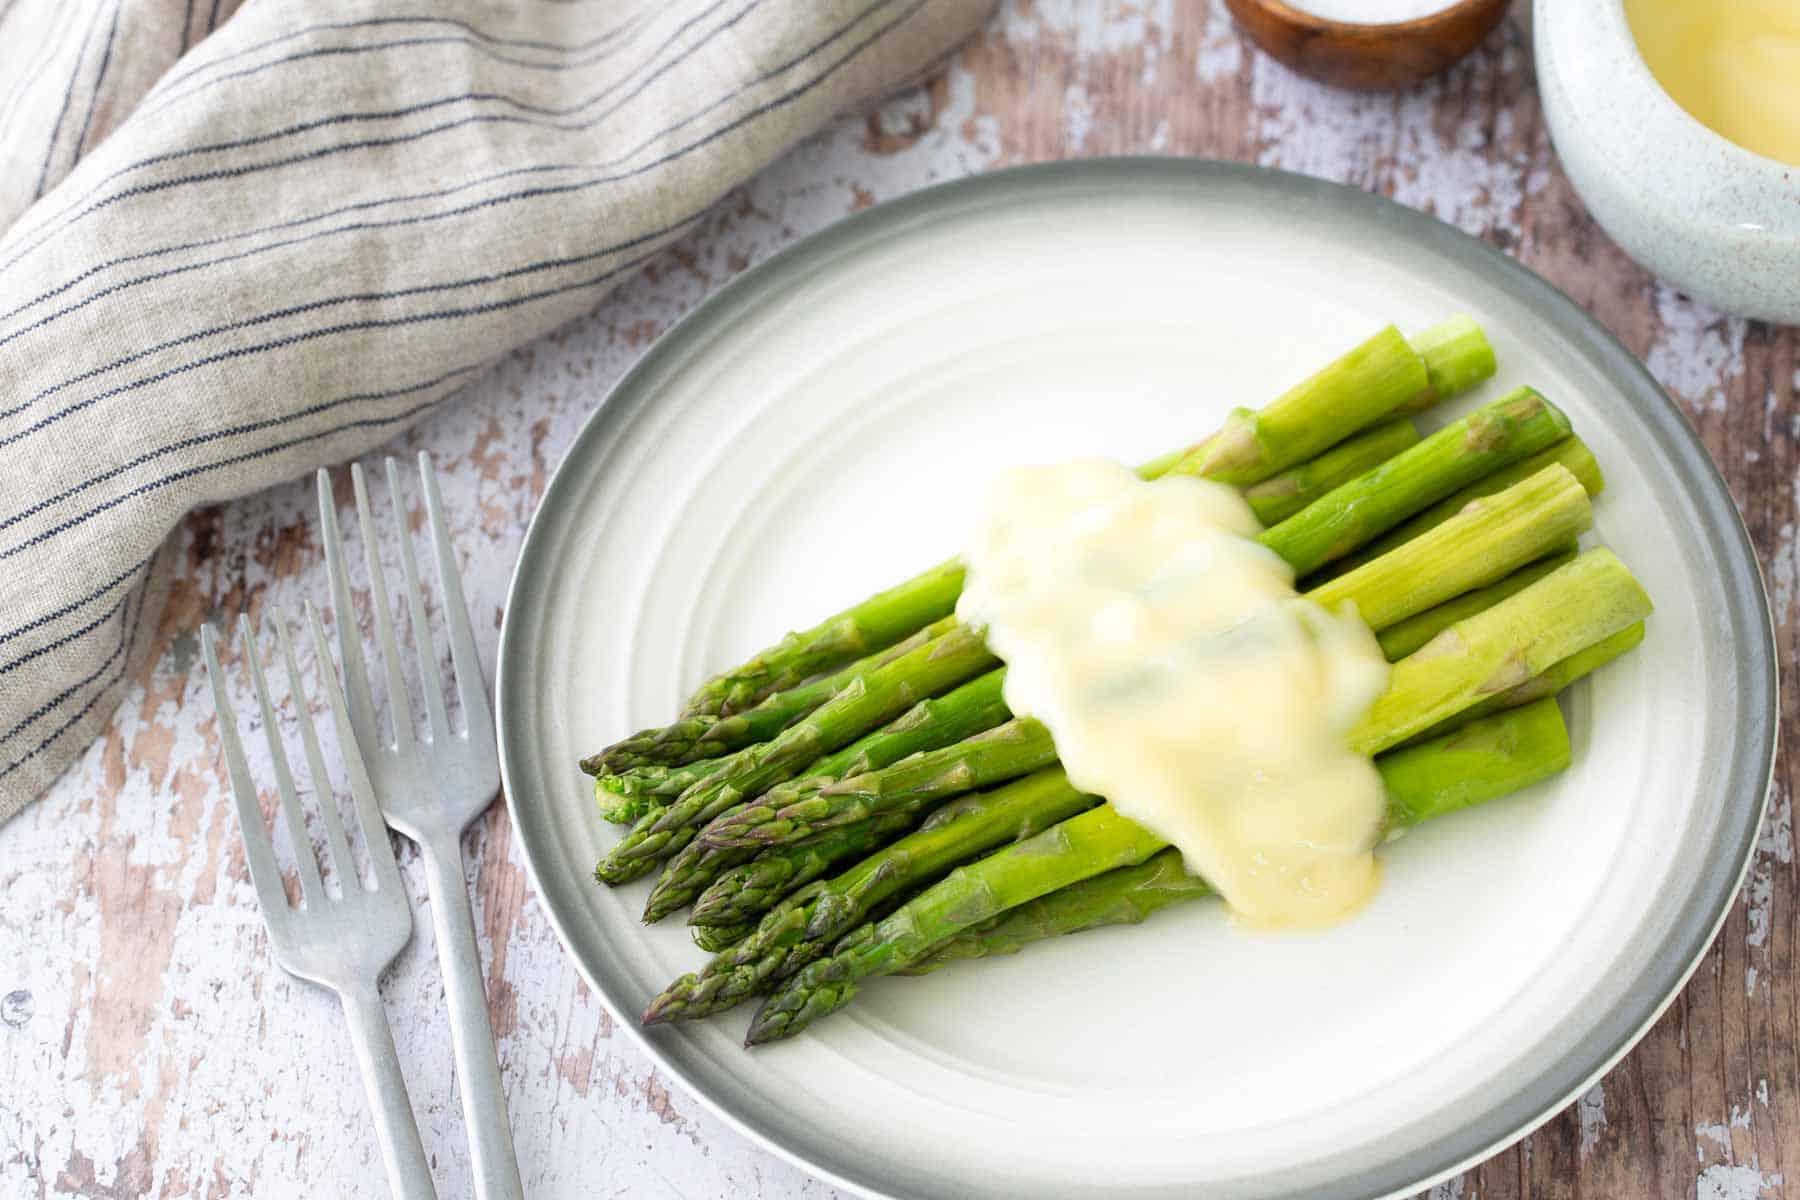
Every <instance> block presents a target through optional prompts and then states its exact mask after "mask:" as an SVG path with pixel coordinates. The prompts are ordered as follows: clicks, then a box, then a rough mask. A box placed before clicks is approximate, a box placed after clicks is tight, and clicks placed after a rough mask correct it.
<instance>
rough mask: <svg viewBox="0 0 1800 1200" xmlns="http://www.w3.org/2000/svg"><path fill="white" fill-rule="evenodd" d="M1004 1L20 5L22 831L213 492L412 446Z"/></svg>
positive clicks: (1, 351)
mask: <svg viewBox="0 0 1800 1200" xmlns="http://www.w3.org/2000/svg"><path fill="white" fill-rule="evenodd" d="M989 8H990V0H515V2H513V3H499V2H497V0H435V2H434V3H430V4H426V3H420V2H418V0H413V3H411V4H410V5H408V4H407V3H406V0H307V3H304V4H301V3H291V2H290V3H283V2H282V0H256V2H254V3H249V4H245V5H243V6H242V7H241V8H239V7H238V3H237V0H0V230H4V233H0V820H4V819H5V818H6V817H9V816H11V815H12V814H13V813H15V812H17V811H18V809H19V808H20V807H21V806H23V805H24V804H25V803H26V801H28V800H29V799H31V798H32V797H33V796H35V795H37V794H38V793H39V792H40V791H41V790H43V788H45V787H46V786H47V785H48V784H49V783H50V782H51V781H52V780H53V779H54V778H55V777H56V775H57V774H58V773H59V772H60V771H61V770H62V769H63V767H64V766H66V765H67V764H68V762H69V761H70V760H71V759H72V758H73V757H74V756H75V755H76V754H78V753H79V752H80V751H81V750H82V749H83V748H84V747H85V746H86V745H87V744H88V742H89V741H90V740H91V739H92V738H93V737H94V736H95V735H96V734H97V733H99V731H100V730H101V729H102V728H103V726H104V725H105V723H106V721H107V719H108V717H109V716H110V714H111V712H112V710H113V708H114V707H115V705H116V704H117V703H118V701H119V699H120V698H121V696H122V693H123V691H124V689H125V686H126V683H127V681H128V679H129V678H130V677H131V676H132V674H133V672H134V671H135V670H136V668H137V667H138V666H139V665H140V663H141V661H142V659H143V658H144V657H145V656H146V655H147V654H148V652H149V650H150V648H151V643H152V642H153V640H154V639H153V637H152V633H153V631H154V630H155V629H156V625H157V615H158V612H159V610H160V608H161V606H162V603H163V599H164V594H165V592H166V590H167V582H168V578H169V574H170V571H169V568H170V566H171V559H170V551H171V549H172V546H173V544H172V542H171V540H170V537H169V535H170V533H171V531H172V530H173V528H174V527H175V525H176V523H177V521H178V520H179V519H180V518H181V516H182V515H183V514H184V513H185V512H186V511H187V510H188V509H190V508H193V507H194V506H196V505H201V504H209V503H213V502H216V501H220V500H225V499H229V498H231V497H235V496H242V495H244V494H246V493H249V492H254V491H256V490H258V489H260V488H263V487H266V486H268V485H270V484H272V483H275V482H278V481H281V480H286V479H292V478H295V477H296V476H299V475H302V474H304V473H305V472H307V471H309V470H311V469H313V468H315V467H317V466H320V465H322V464H327V463H331V462H335V461H339V460H342V459H345V458H349V457H352V456H354V455H358V454H361V453H363V452H364V451H366V450H368V449H369V448H370V447H372V446H374V445H376V444H378V443H380V442H383V441H385V440H387V439H388V438H390V437H392V436H393V435H394V433H395V432H397V431H398V430H400V429H401V428H403V427H404V426H405V425H406V424H407V423H408V422H410V421H412V420H414V419H416V418H417V417H419V416H420V415H421V414H423V413H424V412H426V411H428V410H429V409H430V408H431V407H432V406H433V405H434V404H435V403H437V402H438V401H439V400H440V399H442V398H443V397H444V396H445V395H447V394H448V393H450V392H452V391H454V390H455V389H456V388H457V387H458V386H459V385H461V384H462V383H464V382H466V381H467V380H469V379H470V378H471V377H472V376H473V375H474V374H475V373H476V372H477V371H479V370H480V369H481V367H482V365H483V364H484V363H486V362H488V361H490V360H492V359H493V358H494V357H496V356H497V355H499V354H501V353H503V352H505V351H506V350H509V349H511V348H513V347H515V346H517V345H519V344H520V343H522V342H524V341H526V340H528V339H530V338H534V337H536V336H538V335H539V334H542V333H544V332H546V331H548V330H550V329H553V328H555V327H556V326H558V325H560V324H562V323H564V322H566V321H568V320H570V319H571V318H573V317H576V316H578V315H580V314H582V313H584V312H586V311H587V310H589V309H590V308H592V307H593V305H594V304H595V303H596V302H597V301H598V300H599V298H600V297H601V296H602V295H604V294H605V293H606V291H607V290H608V289H609V288H611V287H612V286H613V285H614V284H615V283H617V282H619V281H620V280H622V279H623V278H625V277H627V276H629V275H630V274H631V273H632V272H633V271H635V270H636V269H637V267H638V265H639V264H641V263H643V262H644V261H645V260H646V259H647V258H649V257H651V256H652V255H654V254H655V253H656V251H657V249H658V248H659V247H660V246H662V245H664V244H665V243H667V242H668V241H669V240H671V239H672V238H674V237H676V236H678V235H679V234H680V233H681V232H682V231H683V230H685V229H687V228H688V227H689V226H690V225H691V224H692V223H693V222H694V221H695V220H696V219H697V218H699V217H700V216H701V215H702V214H703V213H704V212H705V211H706V210H707V209H708V208H709V207H710V206H711V205H712V204H714V203H715V202H716V201H717V200H719V199H720V198H721V197H722V196H723V195H724V194H725V193H726V191H727V190H728V189H730V188H732V187H733V186H735V185H737V184H739V183H741V182H742V181H743V180H744V179H745V178H747V177H748V176H750V175H751V174H753V173H754V172H756V171H757V170H759V169H760V168H761V167H763V166H764V165H765V164H767V163H768V162H769V161H770V160H772V159H773V158H775V157H776V156H777V155H779V154H780V153H781V152H782V150H783V149H784V148H785V147H787V146H788V145H790V144H791V143H792V142H794V141H795V140H796V139H797V138H799V137H801V136H803V135H805V134H807V133H809V132H811V131H812V130H814V129H815V128H817V127H818V126H819V125H820V124H821V123H823V122H824V121H825V120H827V119H828V118H830V117H831V116H833V115H835V114H836V113H838V112H840V111H843V110H845V109H847V108H851V107H854V106H856V105H858V104H861V103H864V102H866V101H868V100H870V99H873V98H875V97H877V96H879V95H880V94H882V93H883V92H886V91H890V90H892V89H894V88H896V87H899V86H901V85H903V84H905V83H907V82H910V81H912V80H913V79H915V78H917V77H918V76H919V75H920V74H921V73H922V72H924V71H925V70H927V69H928V68H930V67H932V66H934V65H935V64H936V63H938V62H939V61H940V60H941V59H942V58H943V57H944V56H945V55H946V54H947V53H948V52H949V51H950V50H951V49H952V48H953V47H954V46H955V45H956V44H957V43H958V42H960V41H961V40H962V39H963V38H965V37H966V36H967V35H968V34H969V33H971V32H972V31H973V30H974V29H975V28H976V27H977V26H978V25H979V24H980V22H981V21H982V20H983V19H984V18H985V17H986V15H987V13H988V10H989ZM234 10H235V11H234Z"/></svg>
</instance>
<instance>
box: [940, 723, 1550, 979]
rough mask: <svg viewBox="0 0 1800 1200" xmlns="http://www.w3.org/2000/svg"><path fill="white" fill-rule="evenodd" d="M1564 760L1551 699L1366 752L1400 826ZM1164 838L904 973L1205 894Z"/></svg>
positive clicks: (1008, 950)
mask: <svg viewBox="0 0 1800 1200" xmlns="http://www.w3.org/2000/svg"><path fill="white" fill-rule="evenodd" d="M1568 764H1569V733H1568V730H1567V729H1566V728H1565V727H1564V725H1563V720H1562V710H1561V709H1559V708H1558V707H1557V705H1556V702H1555V701H1554V700H1551V699H1542V700H1538V701H1535V702H1534V703H1532V704H1529V705H1526V706H1525V707H1523V708H1516V709H1513V710H1511V711H1508V712H1505V713H1501V714H1499V715H1496V716H1490V717H1487V718H1485V719H1483V720H1480V721H1475V722H1471V723H1470V724H1468V725H1466V726H1464V727H1463V728H1462V729H1460V730H1458V731H1456V732H1454V733H1449V734H1443V735H1440V736H1438V737H1436V738H1433V739H1431V740H1429V741H1426V742H1423V743H1421V744H1420V745H1418V746H1415V747H1412V748H1409V749H1403V750H1392V751H1389V752H1388V753H1386V754H1384V755H1382V756H1381V757H1380V758H1378V759H1376V760H1375V765H1376V767H1377V768H1378V769H1379V770H1380V771H1381V781H1382V783H1383V784H1384V785H1385V786H1386V788H1387V794H1388V825H1389V828H1390V830H1392V831H1393V832H1394V833H1398V832H1399V831H1400V830H1403V829H1405V828H1408V827H1410V826H1412V825H1416V824H1418V823H1419V822H1421V821H1425V820H1429V819H1430V818H1432V817H1437V816H1442V815H1444V814H1445V813H1449V812H1455V811H1457V810H1459V809H1463V808H1467V807H1469V806H1471V805H1475V804H1483V803H1486V802H1487V801H1489V800H1494V799H1498V798H1499V797H1501V796H1504V795H1508V794H1510V793H1512V792H1517V791H1521V790H1523V789H1525V788H1528V787H1530V786H1531V785H1532V784H1534V783H1538V782H1540V781H1542V780H1545V779H1548V778H1549V777H1550V776H1552V775H1554V774H1556V773H1557V772H1559V771H1561V770H1562V769H1563V768H1564V767H1566V766H1568ZM1212 894H1213V891H1212V889H1211V888H1210V887H1208V886H1207V884H1206V881H1205V880H1203V879H1200V878H1199V877H1197V876H1194V875H1190V874H1188V873H1187V870H1186V868H1185V867H1184V866H1183V864H1182V861H1181V852H1180V851H1179V850H1176V849H1175V848H1174V847H1173V846H1171V847H1169V848H1168V849H1166V850H1161V851H1158V852H1157V853H1156V854H1155V855H1153V856H1151V858H1150V859H1149V860H1148V861H1146V862H1143V863H1140V864H1139V865H1137V866H1135V867H1120V868H1118V869H1117V870H1114V871H1108V872H1106V874H1104V875H1096V876H1095V877H1093V878H1092V879H1084V880H1082V881H1081V882H1080V883H1075V884H1071V885H1070V886H1068V887H1066V888H1062V889H1061V890H1059V891H1054V892H1051V893H1050V894H1049V895H1047V896H1039V897H1038V898H1037V899H1036V900H1032V901H1029V902H1027V903H1025V904H1021V905H1019V907H1017V908H1014V909H1010V910H1008V911H1007V912H1005V913H1002V914H1001V915H1000V916H999V917H997V918H994V919H992V920H989V921H985V922H983V923H982V924H980V925H976V926H973V927H971V928H969V929H965V930H963V931H962V932H961V933H958V934H956V935H955V936H953V937H951V938H949V939H948V940H946V941H943V942H940V943H938V945H937V946H936V947H935V948H933V950H932V951H931V953H930V954H929V955H928V956H927V957H926V958H924V959H922V960H921V961H919V962H918V963H915V964H914V965H913V966H911V967H908V968H907V969H906V970H905V972H904V974H908V975H923V974H925V973H926V972H929V971H935V970H937V969H938V968H940V967H944V966H948V965H950V964H951V963H954V962H957V961H960V960H962V959H968V958H987V957H990V956H993V955H998V954H1016V953H1018V952H1019V951H1020V950H1022V949H1024V948H1025V947H1026V946H1029V945H1031V944H1032V943H1034V942H1041V941H1043V940H1045V939H1047V938H1053V937H1061V936H1063V935H1064V934H1070V933H1079V932H1081V931H1082V930H1085V929H1095V928H1098V927H1100V926H1103V925H1135V924H1137V923H1139V922H1140V921H1142V920H1144V919H1145V918H1146V917H1148V916H1149V915H1150V914H1151V913H1154V912H1156V911H1158V910H1160V909H1163V908H1167V907H1169V906H1170V905H1172V904H1179V903H1181V902H1183V901H1187V900H1196V899H1199V898H1200V897H1202V896H1210V895H1212Z"/></svg>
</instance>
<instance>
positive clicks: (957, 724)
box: [644, 668, 1012, 921]
mask: <svg viewBox="0 0 1800 1200" xmlns="http://www.w3.org/2000/svg"><path fill="white" fill-rule="evenodd" d="M1005 680H1006V671H1005V669H1004V668H1002V669H1000V670H998V671H989V672H988V673H987V674H986V675H981V676H978V677H976V678H975V679H972V680H970V681H969V682H968V683H965V684H963V685H962V686H961V687H958V688H955V689H953V690H952V691H949V692H946V693H944V694H943V695H942V696H933V697H930V698H928V699H925V700H921V701H919V702H918V703H917V704H915V705H913V707H912V708H910V709H908V710H907V711H906V712H904V713H902V714H901V715H900V716H898V717H896V718H895V719H894V720H893V721H891V722H889V723H888V724H887V725H885V726H883V727H882V728H880V729H878V730H876V731H875V732H873V733H870V734H867V735H866V736H864V737H862V738H861V739H859V740H858V741H856V742H853V743H852V744H850V745H849V746H846V747H844V748H843V749H842V750H839V751H837V752H835V753H833V754H828V755H826V756H825V757H824V758H821V759H819V760H818V761H817V762H814V763H813V764H812V765H811V766H810V767H808V768H807V773H806V774H805V775H804V776H802V777H801V778H798V779H793V780H789V781H788V782H787V783H783V784H777V785H776V786H775V787H773V788H771V789H769V791H768V792H767V793H765V795H766V796H771V797H780V798H782V799H781V802H782V803H792V802H793V801H795V800H798V799H800V798H801V797H802V796H807V795H811V794H812V793H813V792H816V791H818V790H819V789H820V788H823V787H825V786H826V785H828V784H831V783H835V782H837V780H839V779H840V778H845V777H848V776H852V775H862V774H865V773H867V772H869V771H877V770H880V769H881V768H882V767H885V766H887V765H889V764H890V763H895V762H899V761H900V760H901V759H903V758H905V757H906V756H907V755H909V754H914V753H917V752H918V751H921V750H934V749H936V748H938V747H939V746H948V745H953V744H954V743H956V742H960V741H961V740H962V739H963V738H965V737H969V736H970V735H972V734H976V733H980V732H981V731H982V730H983V729H989V728H992V727H993V726H995V725H998V724H1000V723H1001V722H1002V721H1004V720H1006V719H1007V718H1008V717H1010V716H1011V715H1012V714H1011V713H1010V712H1009V711H1007V707H1006V701H1005V700H1004V699H1003V698H1002V697H1001V688H1002V685H1003V684H1004V682H1005ZM741 807H742V806H741V805H734V806H732V808H729V809H726V810H725V812H724V813H721V814H719V816H718V817H717V818H715V819H718V820H724V819H726V818H727V815H728V814H732V813H734V810H741ZM692 828H693V829H694V830H695V831H697V830H698V826H694V827H692ZM894 832H896V833H897V832H899V830H897V829H896V830H894ZM851 853H857V851H854V850H845V851H843V854H845V855H847V854H851ZM756 854H757V849H756V848H754V847H752V848H749V849H741V848H731V849H724V848H719V847H710V846H703V845H701V844H700V843H699V842H697V841H690V842H689V843H688V844H687V845H686V846H684V847H683V848H682V849H681V850H680V851H679V852H678V853H676V854H675V855H674V857H672V858H671V859H670V860H669V862H668V865H667V866H665V867H664V868H663V874H662V878H661V879H659V880H657V883H656V886H655V887H654V888H652V889H651V891H650V898H649V900H648V901H646V902H645V905H644V920H646V921H659V920H661V919H662V918H663V917H665V916H667V915H668V914H670V913H672V912H674V911H675V910H676V909H678V908H680V907H681V906H682V905H684V904H686V903H687V902H688V901H689V900H692V899H693V898H694V897H695V896H697V895H699V894H700V892H701V890H702V889H704V888H706V887H707V886H708V885H709V884H711V883H712V882H713V881H714V880H715V879H717V878H719V876H720V875H721V874H723V873H725V872H726V871H728V870H730V869H731V868H733V867H735V866H738V865H739V864H741V863H745V862H747V861H748V860H749V859H751V858H752V857H755V855H756ZM815 857H816V856H815ZM840 857H842V855H840ZM811 861H813V860H811V859H809V860H807V861H803V862H800V863H796V864H794V865H795V866H796V868H805V867H807V866H808V865H809V863H810V862H811ZM831 861H837V860H836V859H833V860H831ZM829 865H830V863H829V862H827V863H825V864H823V866H819V867H817V868H815V869H813V872H812V874H811V875H808V876H807V878H816V877H817V875H818V874H820V873H822V871H823V870H824V867H827V866H829ZM803 873H804V871H803V870H800V869H797V870H796V875H797V876H798V875H799V874H803ZM799 882H804V880H800V881H799ZM790 886H798V883H795V884H793V885H790ZM758 911H761V910H760V909H759V910H758Z"/></svg>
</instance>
